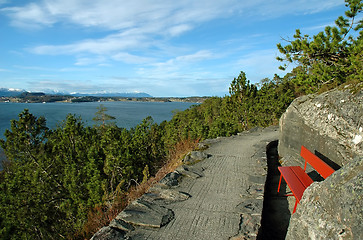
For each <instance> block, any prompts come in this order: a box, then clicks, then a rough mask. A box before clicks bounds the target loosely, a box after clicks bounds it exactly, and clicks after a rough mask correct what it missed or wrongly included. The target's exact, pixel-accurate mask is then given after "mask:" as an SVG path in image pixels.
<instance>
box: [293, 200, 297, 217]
mask: <svg viewBox="0 0 363 240" xmlns="http://www.w3.org/2000/svg"><path fill="white" fill-rule="evenodd" d="M296 207H297V199H296V201H295V207H294V211H293V212H292V214H294V213H295V212H296Z"/></svg>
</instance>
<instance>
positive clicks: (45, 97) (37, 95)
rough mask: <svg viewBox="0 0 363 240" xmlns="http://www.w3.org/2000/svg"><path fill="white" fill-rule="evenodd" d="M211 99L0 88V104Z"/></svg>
mask: <svg viewBox="0 0 363 240" xmlns="http://www.w3.org/2000/svg"><path fill="white" fill-rule="evenodd" d="M207 98H209V97H153V96H151V95H149V94H147V93H94V94H83V93H72V94H62V93H44V92H28V91H25V90H18V89H7V88H0V102H17V103H52V102H70V103H79V102H106V101H108V102H110V101H140V102H192V103H202V102H204V100H205V99H207Z"/></svg>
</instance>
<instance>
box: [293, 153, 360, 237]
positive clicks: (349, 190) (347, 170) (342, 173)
mask: <svg viewBox="0 0 363 240" xmlns="http://www.w3.org/2000/svg"><path fill="white" fill-rule="evenodd" d="M362 170H363V157H357V158H355V159H354V160H353V161H352V162H351V163H349V164H347V165H345V166H344V167H343V168H341V169H340V170H338V171H336V172H335V173H333V174H332V175H331V176H330V177H328V178H327V179H326V180H325V181H323V182H314V183H313V184H312V185H310V187H308V188H307V189H306V190H305V192H304V195H303V199H302V202H301V205H299V206H298V207H297V211H296V213H295V214H293V215H292V217H291V220H290V226H289V229H288V233H287V237H286V239H295V240H298V239H363V228H362V219H363V211H362V209H363V206H362V203H363V187H362V183H363V171H362Z"/></svg>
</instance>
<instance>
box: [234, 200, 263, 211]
mask: <svg viewBox="0 0 363 240" xmlns="http://www.w3.org/2000/svg"><path fill="white" fill-rule="evenodd" d="M262 207H263V199H255V198H252V199H247V200H245V201H243V202H241V203H240V204H238V205H237V206H236V211H237V212H239V213H248V214H253V213H256V214H261V213H262Z"/></svg>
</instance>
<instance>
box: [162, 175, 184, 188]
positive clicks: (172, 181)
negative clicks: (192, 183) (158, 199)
mask: <svg viewBox="0 0 363 240" xmlns="http://www.w3.org/2000/svg"><path fill="white" fill-rule="evenodd" d="M179 178H180V174H179V173H178V172H171V173H168V174H166V175H165V177H164V178H163V179H161V180H160V181H159V184H161V185H164V186H166V187H175V186H178V184H179Z"/></svg>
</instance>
